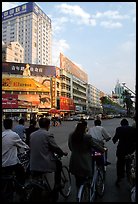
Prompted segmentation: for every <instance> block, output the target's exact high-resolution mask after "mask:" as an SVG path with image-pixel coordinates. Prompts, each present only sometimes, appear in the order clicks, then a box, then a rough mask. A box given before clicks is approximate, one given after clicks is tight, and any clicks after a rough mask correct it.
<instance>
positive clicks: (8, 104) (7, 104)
mask: <svg viewBox="0 0 138 204" xmlns="http://www.w3.org/2000/svg"><path fill="white" fill-rule="evenodd" d="M17 100H18V95H17V94H2V108H11V109H12V108H18V101H17Z"/></svg>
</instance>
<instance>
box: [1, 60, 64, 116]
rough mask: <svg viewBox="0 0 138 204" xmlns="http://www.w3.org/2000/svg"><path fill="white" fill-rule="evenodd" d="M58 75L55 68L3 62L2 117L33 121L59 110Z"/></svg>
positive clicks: (57, 70)
mask: <svg viewBox="0 0 138 204" xmlns="http://www.w3.org/2000/svg"><path fill="white" fill-rule="evenodd" d="M59 74H60V72H59V68H58V67H55V66H47V65H36V64H35V65H34V64H25V63H10V62H3V63H2V109H3V115H7V116H10V115H12V116H20V117H21V116H22V117H26V118H28V117H29V118H30V114H31V115H33V116H34V115H37V114H41V113H47V112H48V111H49V109H50V108H52V107H57V93H58V91H59V89H58V88H59V87H58V88H57V84H58V83H59V76H60V75H59Z"/></svg>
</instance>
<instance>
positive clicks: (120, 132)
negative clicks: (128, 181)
mask: <svg viewBox="0 0 138 204" xmlns="http://www.w3.org/2000/svg"><path fill="white" fill-rule="evenodd" d="M120 125H121V126H119V127H117V128H116V132H115V135H114V137H113V139H112V140H113V143H114V144H115V143H116V142H118V145H117V150H116V156H117V163H116V169H117V180H116V183H115V184H116V185H117V186H119V183H120V182H121V180H122V178H124V176H125V156H126V155H128V154H132V153H133V152H134V151H135V150H136V130H135V128H133V127H131V126H130V125H129V123H128V120H127V119H125V118H124V119H122V120H121V122H120Z"/></svg>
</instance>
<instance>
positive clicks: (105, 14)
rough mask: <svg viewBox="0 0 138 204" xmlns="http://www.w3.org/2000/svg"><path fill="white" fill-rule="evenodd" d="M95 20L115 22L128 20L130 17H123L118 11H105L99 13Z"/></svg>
mask: <svg viewBox="0 0 138 204" xmlns="http://www.w3.org/2000/svg"><path fill="white" fill-rule="evenodd" d="M93 17H94V18H109V19H114V20H117V19H118V20H122V19H128V18H129V16H128V15H121V14H119V12H118V11H111V10H109V11H105V12H97V13H96V14H95V15H93Z"/></svg>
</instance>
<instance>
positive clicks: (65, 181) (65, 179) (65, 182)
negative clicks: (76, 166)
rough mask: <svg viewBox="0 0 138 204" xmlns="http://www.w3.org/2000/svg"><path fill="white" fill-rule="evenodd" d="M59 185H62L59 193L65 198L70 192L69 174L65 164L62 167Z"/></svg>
mask: <svg viewBox="0 0 138 204" xmlns="http://www.w3.org/2000/svg"><path fill="white" fill-rule="evenodd" d="M61 185H62V186H63V187H62V188H61V190H60V193H61V195H62V196H63V197H64V198H67V197H68V196H69V195H70V192H71V175H70V172H69V169H68V168H67V167H66V166H63V167H62V171H61Z"/></svg>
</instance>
